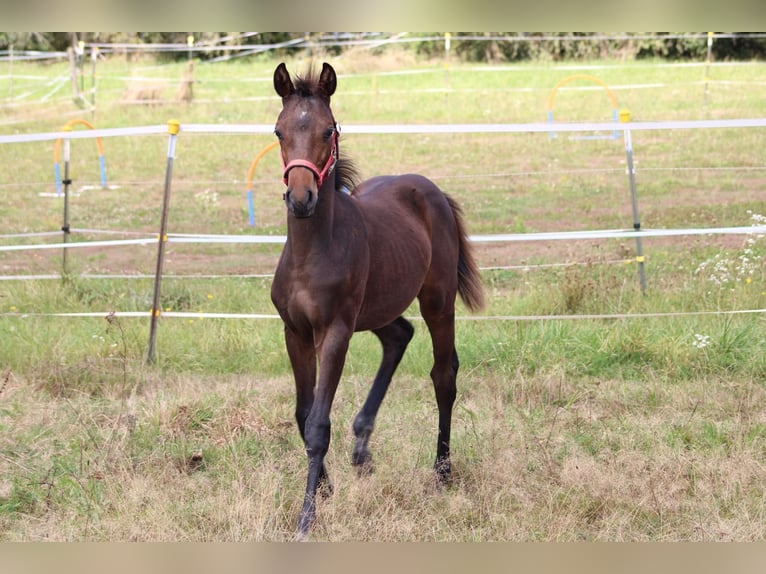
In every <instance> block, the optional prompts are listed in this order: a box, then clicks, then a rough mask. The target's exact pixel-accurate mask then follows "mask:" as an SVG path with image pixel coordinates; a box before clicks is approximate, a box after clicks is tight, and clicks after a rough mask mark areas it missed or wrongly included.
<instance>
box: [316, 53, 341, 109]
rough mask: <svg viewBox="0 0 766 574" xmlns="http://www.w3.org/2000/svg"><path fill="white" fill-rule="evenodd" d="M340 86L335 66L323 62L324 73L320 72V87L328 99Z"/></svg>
mask: <svg viewBox="0 0 766 574" xmlns="http://www.w3.org/2000/svg"><path fill="white" fill-rule="evenodd" d="M336 87H338V78H337V76H336V75H335V70H334V69H333V67H332V66H331V65H330V64H328V63H327V62H324V63H323V64H322V73H321V74H319V89H320V91H321V92H322V95H324V96H325V97H326V98H327V99H328V100H329V99H330V96H332V95H333V94H334V93H335V88H336Z"/></svg>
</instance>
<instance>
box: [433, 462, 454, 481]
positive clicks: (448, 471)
mask: <svg viewBox="0 0 766 574" xmlns="http://www.w3.org/2000/svg"><path fill="white" fill-rule="evenodd" d="M434 475H435V477H436V482H437V484H438V486H448V485H449V484H450V483H451V482H452V464H451V463H450V461H449V459H442V460H437V461H436V463H435V464H434Z"/></svg>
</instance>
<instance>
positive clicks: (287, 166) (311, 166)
mask: <svg viewBox="0 0 766 574" xmlns="http://www.w3.org/2000/svg"><path fill="white" fill-rule="evenodd" d="M337 161H338V128H337V127H336V129H335V131H334V132H333V136H332V147H331V148H330V155H329V156H328V157H327V161H326V162H325V164H324V167H323V168H322V169H321V170H320V169H319V168H318V167H317V165H316V164H315V163H314V162H312V161H309V160H307V159H294V160H292V161H290V162H288V163H285V158H284V156H282V168H283V169H282V181H284V183H285V185H287V173H288V172H289V171H290V170H291V169H293V168H294V167H305V168H306V169H308V170H309V171H310V172H311V173H313V174H314V177H316V179H317V187H322V184H323V183H324V181H325V179H327V176H328V175H330V174H331V173H332V170H333V169H334V168H335V164H336V162H337Z"/></svg>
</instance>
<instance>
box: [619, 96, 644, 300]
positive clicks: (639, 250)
mask: <svg viewBox="0 0 766 574" xmlns="http://www.w3.org/2000/svg"><path fill="white" fill-rule="evenodd" d="M620 121H621V122H625V123H628V122H630V112H629V111H628V110H621V111H620ZM623 133H624V135H625V153H626V155H627V158H628V180H629V181H630V197H631V201H632V204H633V229H635V230H636V231H641V220H640V219H639V216H638V195H637V193H636V169H635V167H634V166H633V141H632V139H631V136H630V130H629V129H626V130H624V132H623ZM636 262H637V263H638V277H639V279H640V281H641V292H642V293H646V270H645V269H644V250H643V247H642V245H641V237H639V236H636Z"/></svg>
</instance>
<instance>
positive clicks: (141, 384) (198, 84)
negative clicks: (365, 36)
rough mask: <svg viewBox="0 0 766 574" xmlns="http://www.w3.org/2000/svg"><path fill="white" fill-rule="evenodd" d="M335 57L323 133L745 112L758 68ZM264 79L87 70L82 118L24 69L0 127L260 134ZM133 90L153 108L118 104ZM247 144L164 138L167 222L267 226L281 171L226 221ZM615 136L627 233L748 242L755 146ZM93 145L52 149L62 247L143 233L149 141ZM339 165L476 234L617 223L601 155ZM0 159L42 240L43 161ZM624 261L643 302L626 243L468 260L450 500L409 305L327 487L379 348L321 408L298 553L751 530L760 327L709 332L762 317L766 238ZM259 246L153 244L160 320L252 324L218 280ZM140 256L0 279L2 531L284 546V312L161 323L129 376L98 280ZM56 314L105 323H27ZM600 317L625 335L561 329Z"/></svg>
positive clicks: (46, 187) (77, 255)
mask: <svg viewBox="0 0 766 574" xmlns="http://www.w3.org/2000/svg"><path fill="white" fill-rule="evenodd" d="M306 62H307V60H305V59H294V60H290V61H289V62H288V67H289V68H290V69H291V71H299V70H301V69H303V68H304V66H305V64H306ZM331 62H332V63H333V65H334V66H335V67H336V69H337V70H338V72H339V74H340V77H339V86H338V92H337V94H336V96H335V97H334V100H333V108H334V110H335V114H336V117H337V118H338V120H339V122H340V123H341V124H342V125H344V124H347V125H353V124H367V123H369V124H385V123H423V124H427V123H449V122H454V123H463V122H466V123H469V122H476V123H483V122H502V123H528V122H542V121H546V113H547V112H546V101H547V99H548V97H549V95H550V94H551V90H552V88H553V87H554V86H555V85H556V83H557V82H559V81H561V80H563V79H565V78H567V77H569V76H571V75H573V74H580V73H584V74H590V75H593V76H596V77H597V78H598V79H600V80H601V81H603V82H604V83H605V84H607V85H608V86H609V87H610V89H611V90H612V92H613V94H614V95H615V97H616V98H617V100H618V104H619V107H620V108H626V109H629V110H630V111H631V114H632V117H633V120H635V121H655V120H688V119H706V118H714V119H718V118H752V117H763V116H764V113H765V112H766V66H765V65H764V64H763V63H720V64H716V65H714V66H713V67H712V68H711V69H710V70H709V82H708V83H707V86H706V84H705V77H706V74H708V72H706V70H705V67H704V66H702V65H688V64H687V65H668V64H667V63H664V62H643V61H642V62H620V61H601V62H591V63H585V64H570V65H553V64H549V63H538V64H524V65H518V66H505V67H493V66H482V65H459V64H455V63H453V64H452V65H451V66H450V67H449V68H445V67H444V66H443V63H442V62H434V61H418V60H415V59H413V58H412V57H410V56H407V55H404V54H398V53H395V52H394V53H383V54H381V55H379V56H376V57H372V56H370V55H366V56H363V55H359V54H350V55H347V56H345V57H342V58H335V57H332V58H331ZM277 63H278V62H277V61H275V60H273V59H270V58H262V59H254V60H248V61H247V62H244V61H241V62H236V63H226V64H214V65H213V64H201V63H198V64H197V65H196V66H195V69H194V80H195V83H194V87H193V90H194V100H193V102H192V103H190V104H186V103H180V102H177V101H176V100H175V94H176V92H177V89H178V86H179V85H180V82H181V79H182V77H183V74H184V69H185V64H183V63H179V64H161V63H156V62H152V61H134V62H131V63H128V62H126V61H123V60H120V59H119V58H114V59H112V60H109V61H105V62H100V63H99V65H98V66H99V67H98V76H97V87H98V90H97V93H96V109H95V111H94V112H91V111H87V110H79V111H78V108H77V107H76V106H75V104H74V103H73V102H72V100H71V97H69V96H68V94H69V90H70V84H69V83H68V79H67V77H66V73H67V70H66V66H65V65H63V64H51V65H47V66H43V65H31V64H18V63H17V64H16V65H15V67H14V80H13V85H10V84H9V82H10V80H9V79H7V78H6V79H0V98H5V99H4V100H2V101H3V102H4V105H3V106H1V107H0V126H2V127H0V130H2V131H3V132H4V133H34V132H45V131H55V130H58V129H59V128H60V127H61V126H62V125H63V124H64V123H65V122H66V121H68V120H69V119H71V118H75V117H81V118H84V119H87V120H88V121H91V122H92V123H93V124H94V125H96V126H97V127H99V128H111V127H123V126H142V125H155V124H164V123H165V122H167V121H168V120H169V119H174V118H175V119H179V120H180V121H181V123H182V125H183V124H184V123H224V124H234V123H272V122H274V120H275V118H276V115H277V113H278V110H279V107H280V102H279V98H278V97H277V96H276V95H274V94H273V92H272V88H271V74H272V72H273V69H274V67H275V65H276V64H277ZM402 71H407V72H408V73H406V74H403V73H397V72H402ZM62 77H63V78H64V80H65V81H66V83H64V84H63V85H62V86H60V87H58V88H56V87H55V86H57V85H59V84H62V80H61V78H62ZM90 81H91V78H90V76H88V75H87V74H86V75H85V76H84V77H83V83H84V85H85V87H88V86H89V83H90ZM57 82H58V83H57ZM147 87H151V88H152V90H150V91H146V88H147ZM52 90H56V91H55V93H54V94H52V95H51V96H50V97H48V98H47V99H46V97H45V96H46V94H49V93H50V92H51V91H52ZM141 90H144V91H143V92H142V91H141ZM147 93H150V94H152V97H154V98H156V99H155V100H154V101H152V102H151V103H145V104H135V103H131V102H133V101H134V100H135V99H136V98H137V97H138V96H141V95H142V94H143V95H146V94H147ZM24 94H29V95H27V96H24ZM22 96H24V97H22ZM611 114H612V110H611V105H610V102H609V99H608V97H607V95H606V93H605V91H604V90H603V89H602V88H601V87H600V86H599V85H597V84H594V83H593V82H590V81H584V80H578V81H573V82H571V83H569V84H567V86H566V87H565V88H562V89H561V90H559V92H558V93H557V94H556V96H555V118H556V120H557V121H561V122H565V121H610V120H611V117H612V116H611ZM272 139H273V138H272V137H268V136H241V135H240V136H233V135H214V136H203V135H199V134H189V133H187V134H184V133H183V129H182V131H181V135H180V136H179V140H178V146H177V158H176V161H175V165H174V177H173V189H172V200H171V210H170V218H169V231H171V232H174V233H212V234H253V233H257V234H283V233H284V231H285V225H284V221H285V213H284V206H283V204H282V202H281V194H282V185H281V182H280V173H279V172H280V166H279V163H278V161H277V158H276V155H275V154H270V155H267V156H265V158H264V160H263V161H262V162H261V164H260V165H259V167H258V171H257V173H256V175H255V180H254V185H253V193H254V197H255V205H256V220H257V223H256V227H255V228H251V227H250V226H249V224H248V214H247V205H246V202H245V189H246V187H245V178H246V174H247V169H248V167H249V165H250V163H251V161H252V159H253V157H254V156H255V154H256V153H257V152H258V151H259V150H261V149H262V148H263V147H264V146H265V145H267V144H268V143H270V142H271V141H272ZM633 145H634V149H635V158H636V162H637V163H636V167H637V174H636V183H637V189H638V196H639V208H640V214H641V223H642V226H643V227H645V228H693V227H719V226H748V225H756V224H760V225H762V224H763V222H764V216H766V203H765V202H764V197H766V196H764V182H766V177H765V173H766V165H765V164H764V158H763V130H761V129H738V130H734V129H720V130H714V131H713V130H678V131H674V132H673V131H651V132H648V131H647V132H641V133H634V134H633ZM104 147H105V150H106V154H105V155H106V163H107V171H108V180H109V181H108V183H109V186H110V188H109V189H106V190H102V189H100V185H98V178H99V171H98V162H97V154H96V149H95V148H96V146H95V145H94V144H93V142H92V141H86V140H76V141H73V142H72V162H71V173H72V178H73V180H74V183H73V185H72V192H73V196H72V198H71V205H70V210H71V224H72V227H75V228H79V229H90V230H107V231H110V232H143V233H146V234H149V235H150V234H153V233H156V232H157V230H158V227H159V220H160V208H161V201H162V187H163V181H164V168H165V157H166V151H167V137H166V136H141V137H125V138H120V137H115V138H108V139H106V140H105V141H104ZM341 149H342V151H343V153H347V154H349V155H350V156H351V157H353V158H354V160H355V161H356V163H357V164H358V166H359V167H360V171H361V172H362V174H363V175H364V176H365V177H368V176H372V175H376V174H381V173H404V172H418V173H422V174H424V175H426V176H428V177H431V178H432V179H434V181H436V182H437V183H438V184H439V185H440V186H441V187H442V188H443V189H444V190H445V191H447V192H448V193H450V194H451V195H452V196H453V197H455V198H456V199H457V200H458V202H459V203H460V204H461V205H462V206H463V207H464V210H465V213H466V220H467V223H468V227H469V230H470V232H471V233H477V234H478V233H482V234H484V233H507V232H517V233H519V232H541V231H577V230H589V229H615V228H630V227H631V226H632V223H633V220H632V213H631V202H630V190H629V185H628V179H627V176H626V173H625V166H626V157H625V149H624V145H623V142H622V140H621V139H618V140H608V139H607V140H604V139H600V140H593V139H586V140H583V139H573V138H569V137H567V136H563V135H560V136H559V137H557V138H555V139H551V138H550V137H549V136H548V134H497V135H487V134H483V135H448V136H443V137H437V136H434V135H411V136H393V135H351V134H349V135H346V136H345V137H344V138H343V139H342V140H341ZM0 162H1V163H2V165H3V166H4V169H3V174H4V178H3V181H2V182H1V183H0V218H1V219H2V221H3V224H4V228H3V233H4V234H24V233H29V232H43V231H55V230H58V229H60V227H61V221H62V200H61V198H57V197H51V196H50V195H51V194H52V193H54V192H55V187H54V179H53V165H52V162H53V143H52V142H43V143H34V144H33V143H25V144H12V145H11V144H5V145H2V146H0ZM110 237H112V236H107V238H110ZM103 238H104V236H103V235H101V234H96V233H91V232H87V233H85V232H80V233H75V234H73V237H72V241H82V240H86V239H103ZM59 240H60V236H54V237H49V238H44V239H40V238H19V237H7V238H5V239H4V243H3V244H4V245H8V244H20V243H37V242H40V241H48V242H57V241H59ZM643 248H644V252H645V254H646V273H647V278H648V289H647V291H646V293H645V294H642V293H641V290H640V288H639V283H638V277H637V270H636V266H635V263H634V262H631V261H633V260H634V258H635V255H636V253H635V249H636V246H635V243H634V242H633V240H614V239H613V240H603V241H597V240H581V241H571V242H564V241H551V242H519V243H508V244H477V245H476V250H477V257H478V260H479V264H480V266H481V267H483V268H484V271H483V277H484V284H485V289H486V294H487V300H488V305H487V309H486V310H485V312H484V313H483V315H481V316H479V317H478V319H479V320H467V319H468V315H467V313H466V311H465V310H464V309H463V308H460V309H459V310H458V313H459V315H460V317H459V321H460V322H459V324H458V333H457V337H458V352H459V353H460V358H461V372H460V375H459V378H458V399H457V403H456V408H455V415H454V422H453V446H452V450H453V468H454V473H455V481H454V484H453V485H452V486H451V487H450V488H449V489H447V490H446V491H443V492H441V491H438V490H437V489H436V488H435V487H434V485H433V483H432V476H431V470H430V467H431V463H432V461H433V456H434V447H435V444H434V443H435V435H436V405H435V400H434V397H433V390H432V388H431V384H430V379H429V378H428V373H429V371H430V368H431V364H430V352H431V350H430V342H429V339H428V337H427V335H426V334H425V332H424V331H425V329H424V326H423V324H422V322H420V321H419V320H418V319H417V312H416V309H415V308H414V307H413V309H411V310H410V312H408V316H410V317H413V319H414V323H415V327H416V336H415V338H414V339H413V342H412V344H411V346H410V349H409V350H408V353H407V355H405V358H404V360H403V362H402V364H401V366H400V368H399V371H398V373H397V376H396V377H395V379H394V382H393V384H392V388H391V391H390V393H389V395H388V396H387V398H386V401H385V403H384V405H383V407H382V409H381V413H380V416H379V418H378V422H377V427H376V431H375V433H374V434H373V438H372V442H371V447H372V450H373V455H374V456H375V461H376V472H375V473H374V474H373V475H372V476H370V477H366V478H359V477H357V476H356V474H355V472H354V471H353V470H352V469H351V466H350V453H351V446H352V436H353V435H352V432H351V421H352V420H353V416H354V415H355V413H356V410H357V409H358V408H359V407H360V406H361V403H362V401H363V399H364V397H365V395H366V391H367V389H368V386H369V381H370V380H371V379H372V377H373V375H374V372H375V369H376V367H377V363H378V361H379V349H378V344H377V341H376V339H375V338H374V337H373V336H371V335H369V334H358V335H357V336H355V338H354V339H353V340H352V345H351V350H350V353H349V357H348V360H347V363H346V369H345V373H344V377H343V380H342V382H341V385H340V387H339V390H338V394H337V396H336V399H335V403H334V409H333V423H334V425H333V430H332V432H333V438H332V444H331V450H330V453H329V454H328V464H329V470H330V474H331V476H332V479H333V481H334V484H335V493H334V494H333V496H331V497H329V498H327V499H325V500H322V501H321V503H320V505H319V510H318V522H317V525H316V528H315V530H314V532H313V534H312V539H314V540H329V541H350V540H365V541H366V540H370V541H377V540H381V541H383V540H385V541H413V540H433V541H496V540H519V541H521V540H523V541H541V540H544V541H574V540H611V541H627V540H634V541H635V540H641V541H643V540H653V541H657V540H661V541H666V540H707V541H717V540H762V539H763V538H764V535H765V534H766V532H765V530H766V527H765V525H766V506H765V505H764V500H766V496H765V495H766V493H765V492H764V486H763V485H764V484H766V466H765V465H764V460H766V459H765V456H766V414H765V413H766V387H764V380H766V340H764V326H765V324H764V317H763V313H761V312H757V313H732V312H733V311H742V310H759V309H763V308H766V274H765V271H766V269H765V267H764V253H766V239H764V238H763V237H760V236H757V235H738V236H719V235H716V236H690V237H674V238H646V239H644V241H643ZM278 254H279V246H269V245H208V244H172V243H171V244H169V249H168V253H167V259H166V262H165V272H166V273H167V274H168V276H166V278H165V279H164V281H163V286H162V307H163V309H167V310H174V311H192V312H195V311H201V312H227V313H265V314H273V313H274V311H273V308H272V306H271V303H270V300H269V296H268V291H269V286H270V279H269V278H268V277H240V276H237V275H249V274H268V273H270V272H271V271H272V270H273V268H274V266H275V264H276V260H277V257H278ZM155 255H156V245H147V246H142V247H135V246H133V247H124V248H80V249H73V250H70V253H69V256H68V266H69V268H68V274H67V276H66V277H65V278H64V279H57V280H25V281H21V280H7V281H0V369H1V371H0V377H1V378H0V540H4V541H13V540H78V541H82V540H126V541H127V540H152V541H155V540H185V541H245V540H290V539H291V538H292V536H293V532H294V526H295V521H296V518H297V513H298V510H299V505H300V502H301V500H302V495H303V488H304V479H305V464H306V463H305V455H304V453H303V448H302V444H301V442H300V439H299V436H298V432H297V429H296V426H295V423H294V418H293V408H294V391H293V383H292V375H291V373H290V370H289V365H288V362H287V358H286V353H285V351H284V346H283V342H282V326H281V322H279V321H276V320H242V319H239V320H237V319H235V320H219V319H210V318H192V319H174V318H165V319H161V320H160V327H159V336H158V343H157V344H158V357H157V361H156V362H155V364H153V365H147V364H146V361H145V353H146V344H147V336H148V318H147V319H134V318H127V317H112V316H108V315H109V313H110V312H111V311H148V310H149V308H150V307H151V297H152V281H151V279H150V278H131V279H124V278H107V279H95V278H92V277H91V276H92V275H94V274H107V275H116V274H128V275H141V274H146V275H150V274H152V273H153V272H154V265H155ZM61 269H62V263H61V251H60V250H58V249H56V250H35V251H11V252H7V251H0V271H2V274H3V275H5V276H10V275H22V274H58V273H60V272H61ZM172 275H187V276H188V275H196V276H197V277H191V278H190V277H186V278H173V277H171V276H172ZM202 275H204V277H203V276H202ZM208 275H221V276H222V277H218V278H211V277H208ZM63 312H99V313H101V312H103V315H101V316H99V317H96V318H65V317H54V316H49V315H46V314H49V313H63ZM603 314H610V315H614V316H619V317H612V318H583V316H584V315H603ZM490 316H514V317H516V316H518V317H535V318H534V319H531V320H526V319H524V318H517V319H514V320H487V319H486V317H490ZM482 317H484V319H482Z"/></svg>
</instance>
